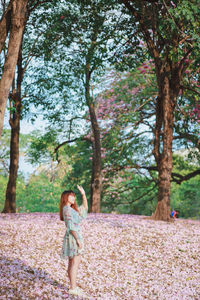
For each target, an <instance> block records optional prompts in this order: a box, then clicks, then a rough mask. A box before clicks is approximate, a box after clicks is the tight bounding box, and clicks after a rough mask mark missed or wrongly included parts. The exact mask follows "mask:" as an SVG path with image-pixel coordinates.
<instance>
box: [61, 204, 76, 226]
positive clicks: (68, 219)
mask: <svg viewBox="0 0 200 300" xmlns="http://www.w3.org/2000/svg"><path fill="white" fill-rule="evenodd" d="M63 219H64V221H65V225H66V227H67V229H68V232H70V230H73V231H76V230H77V229H76V226H75V224H74V221H73V213H72V211H71V209H70V208H64V209H63Z"/></svg>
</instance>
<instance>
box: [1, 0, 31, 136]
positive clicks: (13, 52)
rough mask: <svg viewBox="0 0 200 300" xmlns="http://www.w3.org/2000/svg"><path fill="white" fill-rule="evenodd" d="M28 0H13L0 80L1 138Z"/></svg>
mask: <svg viewBox="0 0 200 300" xmlns="http://www.w3.org/2000/svg"><path fill="white" fill-rule="evenodd" d="M27 2H28V0H13V1H12V12H11V29H10V37H9V43H8V50H7V54H6V59H5V63H4V68H3V74H2V77H1V80H0V137H1V134H2V129H3V122H4V115H5V109H6V103H7V99H8V95H9V91H10V87H11V85H12V82H13V78H14V73H15V68H16V65H17V59H18V54H19V48H20V45H21V40H22V35H23V31H24V27H25V22H26V11H27V10H26V6H27Z"/></svg>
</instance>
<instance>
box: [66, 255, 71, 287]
mask: <svg viewBox="0 0 200 300" xmlns="http://www.w3.org/2000/svg"><path fill="white" fill-rule="evenodd" d="M71 265H72V258H69V261H68V269H67V274H68V277H69V282H70V286H71V274H70V269H71Z"/></svg>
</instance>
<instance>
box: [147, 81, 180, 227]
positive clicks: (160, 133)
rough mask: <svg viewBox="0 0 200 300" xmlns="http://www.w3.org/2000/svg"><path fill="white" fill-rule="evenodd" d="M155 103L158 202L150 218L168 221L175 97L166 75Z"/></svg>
mask: <svg viewBox="0 0 200 300" xmlns="http://www.w3.org/2000/svg"><path fill="white" fill-rule="evenodd" d="M160 82H161V87H160V91H159V95H158V98H157V104H156V128H155V139H154V156H155V159H156V163H157V167H158V202H157V207H156V210H155V213H154V214H153V216H152V218H153V219H155V220H163V221H170V190H171V173H172V141H173V122H174V107H175V97H174V96H173V94H172V93H171V91H170V81H169V78H168V76H167V75H165V76H164V77H162V80H160Z"/></svg>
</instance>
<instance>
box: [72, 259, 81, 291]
mask: <svg viewBox="0 0 200 300" xmlns="http://www.w3.org/2000/svg"><path fill="white" fill-rule="evenodd" d="M80 262H81V256H80V255H76V256H74V257H73V258H72V263H71V266H70V270H69V274H70V275H69V277H70V281H71V282H70V284H71V285H70V289H75V287H76V277H77V272H78V267H79V265H80Z"/></svg>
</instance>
